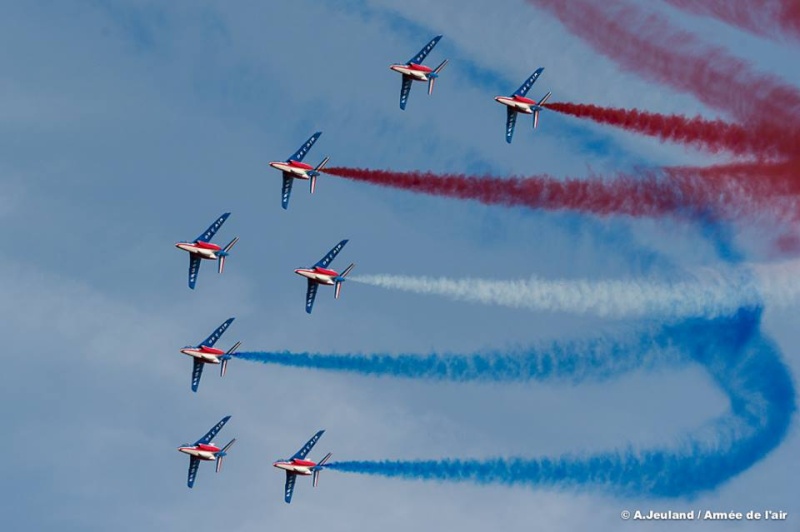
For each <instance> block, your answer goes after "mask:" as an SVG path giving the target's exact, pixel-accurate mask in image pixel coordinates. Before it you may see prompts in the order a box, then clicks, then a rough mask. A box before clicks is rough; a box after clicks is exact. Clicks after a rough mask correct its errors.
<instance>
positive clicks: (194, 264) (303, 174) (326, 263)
mask: <svg viewBox="0 0 800 532" xmlns="http://www.w3.org/2000/svg"><path fill="white" fill-rule="evenodd" d="M441 38H442V36H441V35H437V36H436V37H434V38H433V39H431V40H430V42H428V44H426V45H425V46H424V47H423V48H422V49H421V50H420V51H419V52H418V53H417V54H416V55H415V56H414V57H412V58H411V59H409V60H408V62H406V63H395V64H392V65H390V66H389V68H390V69H391V70H393V71H394V72H397V73H399V74H401V75H402V84H401V88H400V109H402V110H405V108H406V104H407V103H408V96H409V94H410V92H411V85H412V82H414V81H421V82H425V83H427V84H428V94H429V95H430V94H432V93H433V87H434V84H435V82H436V79H438V77H439V76H440V74H441V72H442V70H443V69H444V67H445V66H447V63H448V60H447V59H444V60H443V61H442V62H441V63H439V66H437V67H436V68H431V67H428V66H425V65H424V64H423V61H424V60H425V58H426V57H427V56H428V54H429V53H431V52H432V51H433V49H434V48H435V47H436V44H437V43H438V42H439V40H440V39H441ZM543 71H544V68H537V69H536V70H535V71H534V72H533V74H531V75H530V77H528V79H526V80H525V82H524V83H523V84H522V85H521V86H520V87H519V88H518V89H517V90H516V91H515V92H514V93H512V94H511V95H510V96H497V97H495V101H497V102H498V103H501V104H503V105H505V106H506V113H507V114H506V142H508V143H510V142H511V139H512V137H513V135H514V127H515V125H516V121H517V115H518V114H519V113H522V114H528V115H532V119H533V128H534V129H535V128H536V126H537V125H538V123H539V113H540V112H541V110H542V109H544V106H545V103H546V102H547V99H548V98H549V97H550V93H549V92H548V93H547V94H546V95H545V96H544V97H543V98H542V99H540V100H539V101H536V100H532V99H530V98H528V97H527V94H528V91H530V89H531V87H532V86H533V84H534V83H535V82H536V80H537V79H538V78H539V76H540V75H541V74H542V72H543ZM321 135H322V132H321V131H317V132H316V133H314V134H313V135H311V136H310V137H309V138H308V140H306V141H305V142H304V143H303V144H302V145H301V146H300V148H298V149H297V151H296V152H294V153H293V154H292V155H291V156H290V157H289V158H288V159H286V160H285V161H272V162H270V163H269V166H270V167H272V168H274V169H276V170H279V171H280V172H281V175H282V178H283V185H282V189H281V190H282V192H281V206H282V207H283V208H284V209H288V207H289V198H290V196H291V193H292V185H293V184H294V181H295V179H301V180H305V181H308V182H309V189H310V192H311V193H312V194H313V193H314V189H315V188H316V182H317V178H318V177H319V176H320V174H321V172H322V171H323V169H324V168H325V165H326V164H328V161H329V160H330V158H329V157H327V156H326V157H324V158H323V159H322V161H320V163H319V164H317V165H316V166H311V165H310V164H307V163H304V162H303V159H304V158H305V156H306V155H308V152H309V151H310V150H311V148H312V147H313V146H314V144H315V143H316V142H317V140H319V138H320V136H321ZM230 214H231V213H229V212H226V213H223V214H222V215H221V216H220V217H219V218H217V219H216V220H215V221H214V223H212V224H211V225H210V226H209V227H208V229H206V230H205V231H204V232H203V233H202V234H201V235H200V236H198V237H197V238H195V239H194V240H192V241H185V242H178V243H177V244H175V246H176V247H177V248H178V249H182V250H183V251H186V252H188V253H189V288H191V289H193V290H194V289H195V286H196V284H197V275H198V272H199V270H200V264H201V262H202V261H203V260H215V261H217V271H218V272H219V273H222V272H223V270H224V268H225V259H226V257H228V255H229V254H230V252H231V249H232V248H233V246H235V245H236V243H237V242H238V241H239V237H234V238H233V239H232V240H231V241H230V242H229V243H228V244H227V245H226V246H224V247H221V246H219V245H217V244H214V243H212V242H211V239H212V238H214V235H216V233H217V231H219V230H220V229H221V228H222V226H223V224H224V223H225V221H226V220H227V219H228V217H229V216H230ZM347 242H348V241H347V240H342V241H340V242H339V243H338V244H336V245H335V246H334V247H333V248H332V249H331V250H330V251H328V253H326V254H325V256H324V257H322V258H321V259H320V260H319V261H317V262H316V263H315V264H314V265H313V266H311V267H308V268H297V269H295V270H294V272H295V273H296V274H297V275H300V276H301V277H305V279H306V281H307V287H306V299H305V310H306V312H307V313H308V314H311V310H312V309H313V308H314V301H315V299H316V296H317V289H318V287H319V286H320V285H327V286H333V287H334V288H333V296H334V298H335V299H338V298H339V295H340V294H341V289H342V284H343V283H344V281H345V280H346V278H347V275H348V274H349V273H350V272H351V271H352V270H353V268H354V267H355V264H350V265H349V266H348V267H347V268H345V269H344V270H343V271H342V272H341V273H339V272H337V271H336V270H333V269H331V268H330V264H331V262H333V260H334V259H335V258H336V256H337V255H338V254H339V252H341V251H342V249H343V248H344V246H345V245H346V244H347ZM233 321H234V318H228V319H227V320H225V321H224V322H223V323H222V324H221V325H220V326H219V327H217V328H216V329H215V330H214V332H212V333H211V334H210V335H209V336H208V337H207V338H206V339H205V340H203V341H202V342H200V343H199V344H198V345H196V346H192V345H190V346H186V347H184V348H182V349H181V350H180V352H181V353H183V354H184V355H187V356H190V357H192V364H193V365H192V381H191V388H192V391H193V392H197V389H198V387H199V386H200V378H201V376H202V374H203V368H204V367H205V365H206V364H216V365H219V366H220V376H221V377H222V376H224V375H225V372H226V370H227V366H228V362H229V361H230V360H232V359H233V358H234V357H235V356H236V352H237V350H238V349H239V347H240V346H241V342H236V343H235V344H234V345H233V346H231V347H230V348H229V349H228V350H227V351H223V350H222V349H218V348H216V347H214V345H215V344H216V343H217V341H219V339H220V338H221V337H222V335H223V334H224V333H225V331H227V330H228V328H229V327H230V325H231V324H232V323H233ZM230 418H231V416H225V417H224V418H222V419H221V420H220V421H219V422H218V423H217V424H216V425H214V426H213V427H212V428H211V429H210V430H209V431H208V432H207V433H206V434H205V435H204V436H203V437H202V438H200V439H199V440H197V441H196V442H194V443H193V444H188V443H186V444H183V445H181V446H180V447H178V451H179V452H181V453H184V454H187V455H189V474H188V478H187V483H186V484H187V486H188V487H190V488H191V487H193V486H194V483H195V479H196V478H197V471H198V469H199V465H200V462H201V461H213V462H215V463H216V471H217V472H219V471H220V470H221V469H222V461H223V459H224V458H225V456H227V454H228V451H229V450H230V448H231V446H232V445H233V444H234V443H235V442H236V438H233V439H231V441H230V442H228V443H227V444H226V445H225V446H223V447H219V446H217V445H216V444H215V443H213V441H212V440H213V439H214V438H215V437H216V435H217V434H218V433H219V432H220V431H221V430H222V428H223V427H224V426H225V424H226V423H227V422H228V421H229V420H230ZM324 432H325V431H324V430H320V431H319V432H317V433H316V434H314V436H312V437H311V439H310V440H308V441H307V442H306V444H305V445H303V447H301V448H300V450H299V451H297V452H296V453H294V454H293V455H292V456H291V457H290V458H287V459H283V460H277V461H275V462H274V463H273V464H272V465H273V466H274V467H276V468H278V469H282V470H283V471H285V473H286V482H285V485H284V501H285V502H287V503H289V502H291V500H292V494H293V493H294V486H295V482H296V480H297V477H298V476H310V477H312V485H313V486H314V487H316V486H317V483H318V482H319V475H320V472H321V471H322V470H323V469H324V468H325V467H326V464H327V463H328V460H330V458H331V453H328V454H327V455H325V457H323V458H322V459H321V460H320V461H319V462H313V461H311V460H307V459H306V457H307V456H308V453H309V452H311V450H312V449H313V448H314V445H316V443H317V442H318V441H319V439H320V438H321V437H322V435H323V433H324Z"/></svg>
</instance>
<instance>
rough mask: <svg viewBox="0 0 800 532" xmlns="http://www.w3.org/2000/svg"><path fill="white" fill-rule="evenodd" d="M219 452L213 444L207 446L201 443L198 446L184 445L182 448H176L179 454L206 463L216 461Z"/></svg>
mask: <svg viewBox="0 0 800 532" xmlns="http://www.w3.org/2000/svg"><path fill="white" fill-rule="evenodd" d="M219 450H220V449H219V447H217V446H216V445H214V444H213V443H212V444H209V445H205V444H202V443H201V444H200V445H186V446H183V447H178V451H179V452H181V453H184V454H188V455H189V456H194V457H195V458H198V459H200V460H206V461H211V460H216V459H217V453H218V452H219Z"/></svg>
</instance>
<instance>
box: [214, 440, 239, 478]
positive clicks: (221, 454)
mask: <svg viewBox="0 0 800 532" xmlns="http://www.w3.org/2000/svg"><path fill="white" fill-rule="evenodd" d="M234 443H236V438H234V439H232V440H231V441H229V442H228V444H227V445H226V446H225V447H223V448H222V449H221V450H220V451H219V452H218V453H217V460H216V462H217V463H216V465H217V467H216V470H217V473H219V472H220V471H222V460H223V459H224V458H225V457H226V456H227V455H228V449H230V448H231V446H232V445H233V444H234Z"/></svg>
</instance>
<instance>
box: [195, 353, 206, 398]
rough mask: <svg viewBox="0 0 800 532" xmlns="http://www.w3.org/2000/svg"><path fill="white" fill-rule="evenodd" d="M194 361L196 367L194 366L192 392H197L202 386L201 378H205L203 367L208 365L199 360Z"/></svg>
mask: <svg viewBox="0 0 800 532" xmlns="http://www.w3.org/2000/svg"><path fill="white" fill-rule="evenodd" d="M192 360H193V361H194V366H192V391H193V392H196V391H197V387H198V386H200V377H202V376H203V366H205V365H206V364H205V362H203V361H201V360H200V359H198V358H194V359H192Z"/></svg>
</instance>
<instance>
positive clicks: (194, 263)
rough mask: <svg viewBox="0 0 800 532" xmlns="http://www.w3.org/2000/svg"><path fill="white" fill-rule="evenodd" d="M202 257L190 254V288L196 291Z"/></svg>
mask: <svg viewBox="0 0 800 532" xmlns="http://www.w3.org/2000/svg"><path fill="white" fill-rule="evenodd" d="M200 260H201V259H200V256H199V255H195V254H194V253H189V288H191V289H192V290H194V286H195V285H196V284H197V274H198V273H199V272H200Z"/></svg>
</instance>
